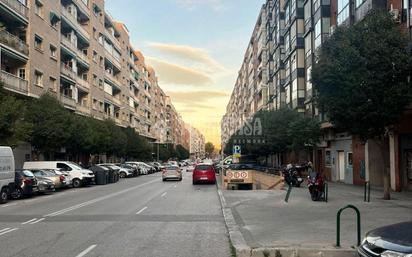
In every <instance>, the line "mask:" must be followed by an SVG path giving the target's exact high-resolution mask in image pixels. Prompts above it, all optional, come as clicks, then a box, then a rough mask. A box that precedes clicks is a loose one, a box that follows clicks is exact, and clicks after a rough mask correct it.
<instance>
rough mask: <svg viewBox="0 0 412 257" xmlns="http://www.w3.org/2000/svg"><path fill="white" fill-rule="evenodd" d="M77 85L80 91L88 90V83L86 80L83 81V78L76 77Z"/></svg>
mask: <svg viewBox="0 0 412 257" xmlns="http://www.w3.org/2000/svg"><path fill="white" fill-rule="evenodd" d="M76 82H77V85H79V86H80V87H81V88H82V89H84V90H85V91H87V92H88V91H89V89H90V85H89V82H87V81H86V80H84V79H83V78H81V77H79V76H77V79H76Z"/></svg>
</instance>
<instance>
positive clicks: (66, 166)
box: [57, 163, 72, 171]
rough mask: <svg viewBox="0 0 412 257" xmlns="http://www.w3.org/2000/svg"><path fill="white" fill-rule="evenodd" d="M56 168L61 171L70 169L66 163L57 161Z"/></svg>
mask: <svg viewBox="0 0 412 257" xmlns="http://www.w3.org/2000/svg"><path fill="white" fill-rule="evenodd" d="M57 168H58V169H60V170H61V171H71V170H72V168H70V167H69V166H68V165H67V164H64V163H57Z"/></svg>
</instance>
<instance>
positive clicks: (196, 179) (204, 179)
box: [192, 163, 216, 185]
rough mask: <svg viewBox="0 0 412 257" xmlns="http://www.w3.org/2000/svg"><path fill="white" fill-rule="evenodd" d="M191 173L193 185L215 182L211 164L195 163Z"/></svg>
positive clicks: (213, 169)
mask: <svg viewBox="0 0 412 257" xmlns="http://www.w3.org/2000/svg"><path fill="white" fill-rule="evenodd" d="M192 175H193V177H192V178H193V185H195V184H197V183H211V184H215V183H216V175H215V168H214V167H213V165H212V164H204V163H199V164H197V165H196V167H195V169H194V170H193V174H192Z"/></svg>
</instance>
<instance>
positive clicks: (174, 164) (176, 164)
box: [167, 161, 179, 166]
mask: <svg viewBox="0 0 412 257" xmlns="http://www.w3.org/2000/svg"><path fill="white" fill-rule="evenodd" d="M167 165H171V166H179V163H177V161H168V162H167Z"/></svg>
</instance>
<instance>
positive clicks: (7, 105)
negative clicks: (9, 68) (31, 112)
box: [0, 84, 32, 147]
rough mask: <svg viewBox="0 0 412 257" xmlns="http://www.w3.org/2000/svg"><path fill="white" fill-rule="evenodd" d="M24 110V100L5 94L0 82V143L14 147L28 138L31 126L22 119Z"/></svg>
mask: <svg viewBox="0 0 412 257" xmlns="http://www.w3.org/2000/svg"><path fill="white" fill-rule="evenodd" d="M25 112H26V105H25V101H23V100H19V99H16V98H15V97H13V96H10V95H7V94H5V93H4V92H3V89H2V85H1V84H0V145H7V146H11V147H16V146H17V144H18V142H19V141H27V140H28V139H29V138H30V134H31V128H32V126H31V124H30V123H29V122H27V121H26V120H25V119H24V114H25Z"/></svg>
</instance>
